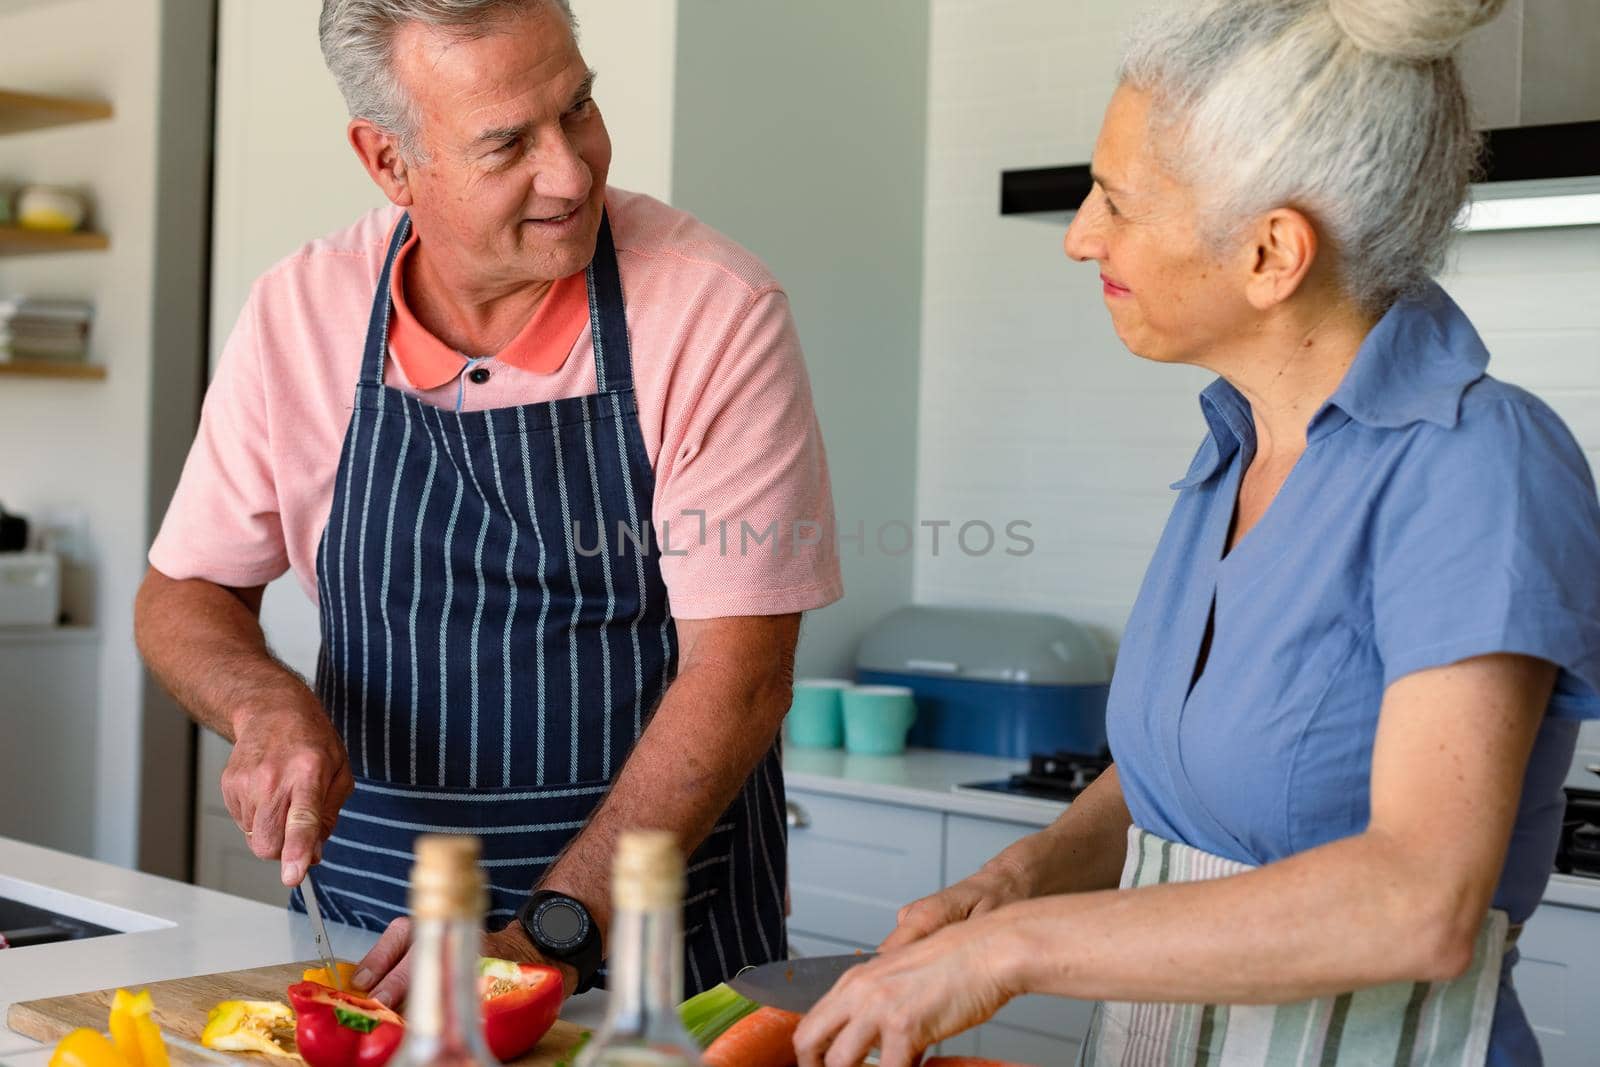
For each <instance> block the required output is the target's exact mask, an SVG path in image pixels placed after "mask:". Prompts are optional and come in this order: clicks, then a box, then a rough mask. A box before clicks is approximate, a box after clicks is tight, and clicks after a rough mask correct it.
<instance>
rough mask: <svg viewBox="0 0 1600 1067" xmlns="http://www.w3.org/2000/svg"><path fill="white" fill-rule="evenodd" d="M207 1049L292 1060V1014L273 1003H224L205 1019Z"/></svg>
mask: <svg viewBox="0 0 1600 1067" xmlns="http://www.w3.org/2000/svg"><path fill="white" fill-rule="evenodd" d="M200 1043H201V1044H202V1045H204V1046H205V1047H206V1048H212V1049H218V1050H219V1051H222V1052H265V1053H266V1054H267V1055H269V1056H286V1057H290V1058H294V1057H295V1052H294V1011H293V1010H291V1009H290V1007H289V1005H287V1004H282V1003H279V1002H278V1001H276V1000H224V1001H223V1002H222V1003H221V1004H218V1005H217V1006H216V1007H214V1008H212V1009H211V1014H209V1015H207V1016H206V1028H205V1030H203V1031H202V1032H201V1034H200Z"/></svg>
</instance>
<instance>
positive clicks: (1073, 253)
mask: <svg viewBox="0 0 1600 1067" xmlns="http://www.w3.org/2000/svg"><path fill="white" fill-rule="evenodd" d="M1101 214H1103V211H1102V209H1101V207H1100V198H1099V196H1098V189H1096V190H1094V191H1091V192H1090V193H1089V195H1088V196H1087V197H1085V198H1084V201H1083V203H1082V204H1081V205H1080V206H1079V207H1078V210H1077V213H1076V214H1074V215H1073V216H1072V223H1071V224H1070V225H1069V226H1068V227H1067V234H1066V236H1065V237H1064V238H1062V241H1061V248H1062V250H1063V251H1065V252H1066V254H1067V256H1068V257H1069V258H1071V259H1075V260H1077V261H1078V262H1079V263H1082V262H1084V261H1085V260H1090V259H1103V258H1105V242H1104V241H1103V240H1102V239H1101V237H1100V226H1099V221H1100V220H1099V216H1100V215H1101Z"/></svg>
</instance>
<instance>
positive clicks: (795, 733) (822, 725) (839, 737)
mask: <svg viewBox="0 0 1600 1067" xmlns="http://www.w3.org/2000/svg"><path fill="white" fill-rule="evenodd" d="M849 688H850V683H849V682H847V681H844V680H843V679H839V678H802V679H801V680H799V681H797V682H795V683H794V700H793V702H792V703H790V705H789V720H788V721H789V743H790V744H791V745H793V746H795V747H796V748H838V747H839V746H840V745H841V744H843V743H844V711H843V708H842V707H841V705H840V702H839V694H840V693H842V692H844V691H845V690H847V689H849Z"/></svg>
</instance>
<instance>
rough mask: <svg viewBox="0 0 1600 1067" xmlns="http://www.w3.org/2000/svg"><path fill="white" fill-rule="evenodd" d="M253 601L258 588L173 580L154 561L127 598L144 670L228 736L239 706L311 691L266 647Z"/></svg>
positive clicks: (288, 699) (297, 697)
mask: <svg viewBox="0 0 1600 1067" xmlns="http://www.w3.org/2000/svg"><path fill="white" fill-rule="evenodd" d="M249 600H254V603H249V602H247V601H249ZM259 605H260V593H259V591H258V590H244V591H239V592H235V591H233V590H230V589H226V588H224V587H222V586H220V585H215V584H213V583H211V582H204V581H178V580H176V579H173V578H168V577H167V576H166V575H164V574H162V573H161V572H160V571H157V570H154V569H152V570H150V571H149V572H148V573H147V574H146V576H145V580H144V583H143V584H142V585H141V586H140V588H139V596H138V599H137V600H136V602H135V604H134V634H135V637H136V638H137V639H138V643H139V652H140V654H141V655H142V656H143V657H144V661H145V664H146V665H147V666H148V667H149V668H150V671H151V673H152V674H154V675H155V676H156V679H157V680H158V681H160V682H161V684H162V685H164V686H165V687H166V688H167V690H168V692H170V693H171V694H172V695H173V697H174V699H176V700H177V702H178V704H179V705H180V706H182V707H183V709H184V710H185V711H187V712H188V713H189V715H190V716H191V717H193V718H194V719H195V721H196V722H198V723H200V725H202V726H205V727H207V728H209V729H211V730H215V731H216V732H217V733H219V734H221V735H222V736H223V737H225V738H227V739H228V740H229V741H234V740H236V739H237V737H236V732H237V728H238V723H237V721H236V719H237V716H238V714H239V713H240V712H241V711H242V710H244V709H248V708H252V707H264V706H273V705H277V706H282V705H284V704H286V703H296V702H302V701H306V700H311V701H314V699H315V698H314V697H313V696H312V694H311V692H310V690H309V689H308V688H307V687H306V684H305V682H304V681H303V680H302V679H301V678H300V677H299V676H298V675H296V674H295V673H294V672H293V671H291V670H290V669H289V668H288V667H285V666H284V665H283V664H282V663H280V662H279V661H278V660H277V658H276V657H274V656H273V655H272V652H271V650H270V649H269V648H268V647H267V639H266V635H265V634H264V633H263V632H262V630H261V623H260V620H259V619H258V618H257V617H256V610H257V608H258V607H259Z"/></svg>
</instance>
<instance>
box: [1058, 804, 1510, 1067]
mask: <svg viewBox="0 0 1600 1067" xmlns="http://www.w3.org/2000/svg"><path fill="white" fill-rule="evenodd" d="M1251 869H1252V868H1251V867H1250V866H1249V865H1248V864H1244V863H1237V862H1235V861H1233V860H1229V859H1224V858H1223V857H1221V856H1214V855H1212V854H1211V853H1209V852H1203V851H1201V850H1200V849H1197V848H1191V847H1190V846H1188V845H1184V844H1179V843H1177V842H1174V841H1168V840H1166V839H1165V838H1162V837H1159V836H1157V835H1156V834H1152V833H1149V832H1148V831H1145V830H1141V829H1140V828H1139V827H1137V826H1135V827H1132V828H1131V829H1130V830H1129V831H1128V859H1127V862H1126V864H1125V866H1124V867H1123V870H1122V887H1123V888H1124V889H1127V888H1132V887H1136V886H1144V885H1161V884H1164V883H1168V882H1198V881H1204V880H1205V879H1208V878H1226V877H1228V876H1230V875H1235V874H1241V873H1243V872H1245V871H1248V870H1251ZM1506 935H1507V917H1506V913H1505V912H1503V911H1491V912H1490V913H1489V915H1488V917H1487V918H1486V919H1485V920H1484V923H1483V926H1482V928H1481V929H1480V930H1479V932H1478V942H1477V948H1476V950H1475V951H1474V953H1473V957H1472V966H1471V968H1470V969H1469V970H1468V971H1467V973H1466V974H1464V975H1462V976H1461V977H1460V978H1456V979H1453V980H1452V981H1448V982H1394V983H1391V984H1389V985H1382V986H1374V987H1372V988H1370V989H1362V990H1358V991H1357V992H1354V993H1344V994H1341V995H1339V996H1336V997H1319V998H1318V999H1316V1000H1306V1001H1300V1002H1298V1003H1292V1004H1263V1005H1241V1004H1233V1005H1227V1004H1127V1003H1118V1002H1107V1003H1102V1004H1099V1005H1096V1007H1095V1013H1094V1019H1093V1021H1092V1022H1091V1023H1090V1025H1089V1036H1088V1038H1087V1040H1085V1041H1084V1044H1083V1053H1082V1055H1081V1057H1080V1058H1079V1060H1078V1063H1079V1064H1080V1067H1146V1065H1148V1067H1177V1065H1183V1067H1191V1065H1193V1067H1280V1065H1281V1067H1299V1065H1307V1067H1309V1065H1312V1064H1317V1065H1324V1067H1388V1065H1391V1064H1392V1065H1394V1067H1467V1065H1469V1064H1470V1065H1472V1067H1482V1064H1483V1062H1484V1059H1485V1058H1486V1057H1487V1056H1488V1052H1489V1033H1490V1031H1491V1030H1492V1029H1493V1026H1494V1005H1495V1000H1496V998H1497V996H1498V995H1499V989H1500V961H1501V957H1503V956H1504V955H1505V951H1506V948H1507V936H1506Z"/></svg>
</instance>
